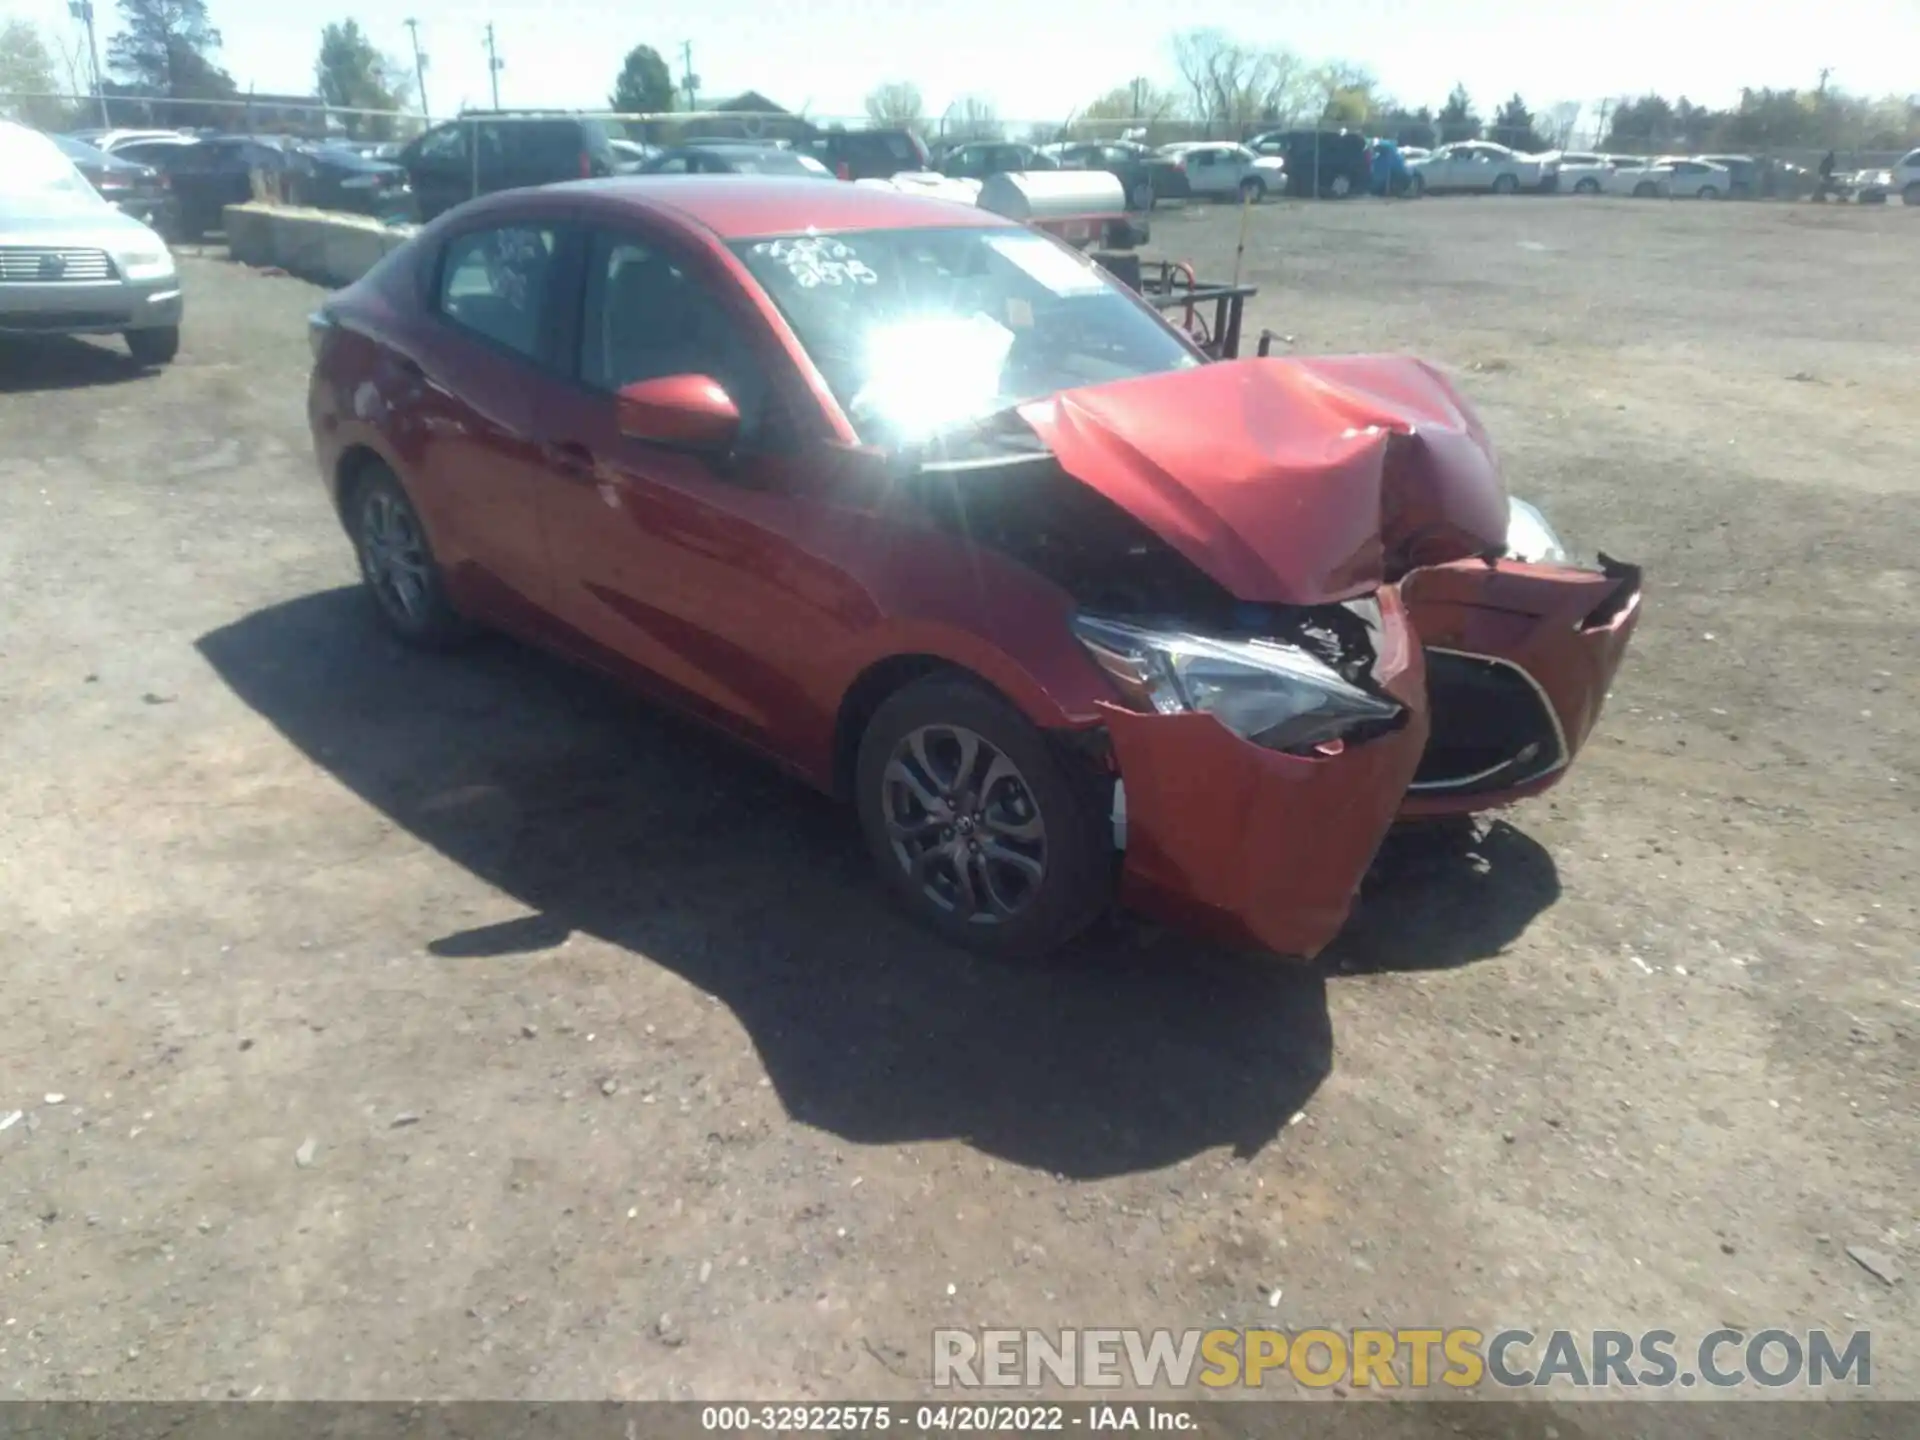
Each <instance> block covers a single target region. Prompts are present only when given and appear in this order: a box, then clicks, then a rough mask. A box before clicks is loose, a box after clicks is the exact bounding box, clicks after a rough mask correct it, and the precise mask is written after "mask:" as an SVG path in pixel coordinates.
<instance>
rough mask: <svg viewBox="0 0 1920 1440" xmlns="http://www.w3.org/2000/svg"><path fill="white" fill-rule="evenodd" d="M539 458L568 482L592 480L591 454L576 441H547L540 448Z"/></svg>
mask: <svg viewBox="0 0 1920 1440" xmlns="http://www.w3.org/2000/svg"><path fill="white" fill-rule="evenodd" d="M540 458H541V459H542V460H544V461H545V462H546V463H547V464H548V465H549V466H550V467H552V468H553V469H554V470H556V471H558V472H559V473H560V474H562V475H564V476H566V477H567V478H568V479H569V480H591V479H593V474H594V465H593V452H592V451H591V450H589V449H587V447H586V446H584V445H582V444H580V443H579V442H578V441H575V440H549V441H548V442H547V443H546V444H544V445H542V446H541V447H540Z"/></svg>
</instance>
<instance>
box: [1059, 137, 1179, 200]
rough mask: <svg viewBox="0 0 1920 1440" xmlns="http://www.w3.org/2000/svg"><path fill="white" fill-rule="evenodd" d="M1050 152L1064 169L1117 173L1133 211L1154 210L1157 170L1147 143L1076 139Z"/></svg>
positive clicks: (1117, 178) (1113, 174) (1114, 175)
mask: <svg viewBox="0 0 1920 1440" xmlns="http://www.w3.org/2000/svg"><path fill="white" fill-rule="evenodd" d="M1049 151H1050V153H1051V154H1052V157H1053V160H1054V163H1055V164H1057V165H1058V166H1059V167H1060V168H1061V169H1062V170H1104V171H1106V172H1107V174H1109V175H1111V176H1113V177H1114V178H1115V179H1116V180H1118V181H1119V182H1120V188H1121V190H1122V191H1124V192H1125V194H1126V197H1127V208H1128V209H1129V210H1151V209H1153V202H1154V199H1155V196H1154V189H1153V180H1154V169H1153V165H1152V163H1151V161H1150V158H1149V152H1148V151H1147V149H1146V148H1145V147H1144V146H1140V145H1123V144H1117V143H1112V142H1106V143H1102V142H1098V141H1075V142H1071V143H1069V144H1065V145H1057V146H1050V147H1049Z"/></svg>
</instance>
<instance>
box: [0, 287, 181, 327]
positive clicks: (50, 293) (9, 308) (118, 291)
mask: <svg viewBox="0 0 1920 1440" xmlns="http://www.w3.org/2000/svg"><path fill="white" fill-rule="evenodd" d="M181 310H182V304H181V296H180V277H179V276H178V275H177V274H176V275H172V276H169V277H168V278H167V279H165V280H145V281H134V280H103V281H100V282H99V283H97V284H96V283H92V282H82V283H73V284H70V283H63V282H57V281H56V282H48V283H13V284H0V334H10V335H117V334H119V333H121V332H122V331H126V330H158V329H164V328H167V327H169V326H174V325H178V324H179V323H180V314H181Z"/></svg>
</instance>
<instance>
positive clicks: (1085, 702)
mask: <svg viewBox="0 0 1920 1440" xmlns="http://www.w3.org/2000/svg"><path fill="white" fill-rule="evenodd" d="M311 325H312V341H313V348H314V355H315V364H314V370H313V378H312V383H311V387H310V393H309V409H310V416H311V421H312V429H313V436H314V442H315V446H316V450H317V454H318V459H319V464H320V469H321V472H322V474H323V475H324V477H325V480H326V483H327V486H328V489H329V493H330V495H331V497H332V500H333V503H334V505H335V507H336V508H337V510H338V512H339V515H340V518H341V520H342V521H343V523H344V525H345V528H346V531H347V534H348V536H349V537H350V538H351V540H352V542H353V544H354V545H355V547H356V549H357V551H358V556H359V561H360V568H361V571H362V573H363V575H364V578H365V581H366V586H367V588H368V590H369V591H370V592H371V594H372V597H373V599H374V601H375V603H376V606H377V609H378V612H379V614H380V615H381V616H382V617H383V618H384V620H385V622H386V623H387V624H388V625H389V626H390V627H391V628H392V629H393V630H394V632H396V633H397V634H398V635H399V636H401V637H402V638H403V639H405V640H408V641H410V642H414V643H417V644H422V645H440V644H446V643H450V642H452V641H455V640H457V639H458V638H460V637H461V636H462V635H464V634H466V633H467V632H468V631H470V630H471V629H472V628H473V627H474V626H476V625H484V626H488V627H494V628H499V629H504V630H507V631H510V632H513V633H515V634H517V635H520V636H522V637H524V638H526V639H529V640H532V641H534V642H536V643H539V644H542V645H545V646H549V647H551V648H553V649H555V650H558V651H561V652H563V653H565V654H567V655H569V656H571V657H574V658H576V659H577V660H579V661H581V662H584V663H586V664H589V665H593V666H597V667H599V668H601V669H603V670H605V671H608V672H610V673H612V674H614V675H616V676H619V677H621V678H622V679H624V680H627V681H629V682H632V683H634V684H636V685H638V686H640V687H642V688H644V689H645V690H646V691H648V692H650V693H651V694H653V695H656V696H658V697H660V698H662V699H663V700H666V701H668V702H670V703H672V704H674V705H677V706H680V707H682V708H684V709H686V710H688V711H691V712H692V713H694V714H696V715H698V716H701V717H703V718H704V719H706V720H708V721H710V722H712V723H713V724H715V725H717V726H719V727H721V728H723V729H724V730H726V731H727V732H729V733H731V734H732V735H734V736H736V737H737V738H738V739H739V740H741V741H742V742H744V743H745V744H747V745H749V746H751V747H753V748H754V749H756V750H758V751H760V752H762V753H764V754H765V755H767V756H769V757H771V758H772V759H773V760H774V761H776V762H778V763H779V764H780V765H782V766H784V767H785V768H786V769H788V770H790V771H791V772H792V773H793V774H795V775H796V776H798V777H800V778H801V779H803V780H805V781H806V782H808V783H810V784H813V785H815V786H818V787H820V788H821V789H824V790H828V791H831V792H833V793H835V794H838V795H841V796H844V797H845V798H847V799H848V800H849V801H850V802H851V803H852V804H853V805H854V807H855V808H856V810H857V812H858V815H859V819H860V824H861V826H862V828H863V830H864V832H865V835H866V839H867V842H868V844H869V846H870V848H871V850H872V853H873V859H874V862H875V864H876V866H877V867H878V869H879V872H880V874H881V876H882V877H883V878H884V880H885V883H886V884H887V885H888V886H889V887H890V888H891V889H892V891H893V892H894V893H895V894H896V895H897V896H898V897H899V899H900V900H901V901H902V902H904V904H905V905H906V906H907V907H908V908H909V909H911V910H912V911H914V912H916V913H917V914H918V915H919V916H920V917H922V918H923V919H924V920H925V921H926V922H927V923H928V924H929V925H931V926H932V927H934V928H935V929H937V930H938V931H940V932H941V933H942V934H944V935H946V936H948V937H949V938H951V939H953V940H956V941H959V942H962V943H965V944H968V945H971V946H973V947H976V948H979V949H983V950H988V951H993V952H1000V953H1012V954H1033V953H1039V952H1045V951H1047V950H1049V949H1052V948H1054V947H1057V946H1059V945H1060V944H1062V943H1063V942H1065V941H1067V940H1068V939H1070V938H1071V937H1072V936H1073V935H1074V934H1075V933H1076V932H1078V931H1080V930H1081V929H1083V928H1084V927H1085V926H1087V925H1088V924H1089V923H1090V922H1091V921H1093V920H1094V919H1095V918H1096V917H1097V916H1099V915H1100V914H1101V913H1102V912H1103V911H1104V910H1106V909H1107V908H1108V907H1109V906H1111V905H1113V904H1115V903H1116V902H1117V903H1122V904H1125V905H1128V906H1130V907H1132V908H1135V909H1138V910H1142V911H1145V912H1148V913H1150V914H1153V915H1155V916H1157V917H1160V918H1163V919H1170V920H1173V921H1175V922H1177V923H1180V924H1183V925H1187V926H1191V927H1194V928H1196V929H1199V930H1203V931H1205V932H1207V933H1209V934H1211V935H1214V936H1216V937H1221V938H1224V939H1226V940H1228V941H1230V942H1236V943H1249V942H1250V943H1252V944H1255V945H1258V946H1261V947H1265V948H1268V949H1271V950H1274V951H1278V952H1283V953H1293V954H1300V955H1311V954H1313V953H1314V952H1316V951H1318V950H1319V949H1320V948H1321V947H1322V946H1324V945H1325V944H1326V943H1327V942H1328V941H1329V940H1330V939H1332V938H1333V936H1334V935H1335V933H1336V932H1337V931H1338V930H1339V929H1340V927H1341V924H1342V923H1343V921H1344V919H1345V917H1346V915H1347V911H1348V908H1349V905H1350V904H1351V902H1352V899H1353V896H1354V893H1355V891H1356V889H1357V887H1358V885H1359V883H1360V880H1361V877H1362V875H1363V874H1364V873H1365V871H1366V869H1367V867H1368V865H1369V863H1370V862H1371V860H1372V858H1373V855H1374V853H1375V850H1376V848H1377V847H1378V845H1379V844H1380V841H1381V839H1382V838H1383V837H1384V835H1385V834H1386V832H1387V830H1388V828H1389V827H1390V826H1392V825H1393V824H1394V823H1395V822H1396V821H1398V820H1401V819H1405V818H1412V817H1427V816H1442V815H1454V814H1464V813H1469V812H1473V811H1479V810H1485V809H1488V808H1491V807H1495V806H1500V805H1504V804H1507V803H1509V802H1511V801H1513V800H1516V799H1519V798H1521V797H1523V796H1527V795H1532V794H1536V793H1538V792H1539V791H1541V790H1544V789H1546V788H1547V787H1549V786H1550V785H1552V784H1553V783H1554V782H1555V781H1556V780H1557V779H1558V778H1559V777H1560V776H1561V775H1562V774H1563V773H1564V772H1565V770H1566V767H1567V765H1568V764H1569V762H1570V761H1571V760H1572V759H1573V757H1574V756H1575V755H1576V754H1577V753H1578V752H1579V750H1580V748H1581V745H1582V744H1583V743H1584V742H1585V740H1586V739H1587V736H1588V734H1589V733H1590V732H1591V731H1592V729H1593V726H1594V722H1595V720H1596V718H1597V717H1598V715H1599V713H1600V708H1601V705H1602V702H1603V700H1604V698H1605V696H1606V693H1607V687H1608V685H1609V683H1610V681H1611V680H1612V678H1613V674H1614V671H1615V668H1616V667H1617V665H1618V664H1619V662H1620V658H1621V653H1622V651H1623V650H1624V649H1625V647H1626V645H1627V643H1628V640H1629V637H1630V636H1631V634H1632V632H1633V628H1634V624H1635V621H1636V619H1637V616H1638V608H1639V604H1640V579H1639V575H1638V572H1637V571H1636V570H1634V569H1633V567H1631V566H1626V565H1621V564H1617V563H1615V562H1612V561H1607V560H1604V559H1602V560H1601V561H1600V562H1599V563H1597V564H1596V565H1593V566H1587V565H1580V564H1575V563H1572V561H1571V560H1570V558H1569V557H1568V556H1567V554H1566V553H1565V552H1564V551H1563V550H1562V548H1561V544H1560V542H1559V540H1558V539H1556V537H1555V536H1554V533H1553V531H1552V530H1551V529H1550V528H1549V526H1548V524H1547V522H1546V521H1545V520H1544V519H1543V518H1542V517H1541V515H1540V514H1539V513H1538V512H1537V511H1536V510H1534V509H1532V508H1531V507H1529V506H1527V505H1525V504H1524V503H1522V502H1520V501H1518V500H1512V499H1509V497H1508V496H1507V494H1506V491H1505V489H1504V487H1503V484H1502V482H1501V478H1500V475H1499V472H1498V469H1497V467H1496V465H1495V461H1494V456H1493V451H1492V447H1491V446H1490V444H1489V442H1488V438H1487V436H1486V434H1485V432H1484V431H1483V429H1482V427H1481V425H1480V422H1479V421H1478V419H1477V418H1476V417H1475V415H1474V413H1473V411H1472V409H1471V408H1470V407H1469V405H1468V404H1467V402H1466V401H1465V400H1464V399H1463V398H1462V397H1461V395H1460V394H1459V393H1458V392H1457V391H1456V390H1455V389H1454V388H1453V387H1452V385H1451V384H1449V383H1448V381H1447V380H1446V379H1444V378H1443V377H1442V376H1441V375H1440V374H1439V373H1437V372H1436V371H1434V370H1433V369H1431V368H1429V367H1428V366H1426V365H1423V364H1422V363H1420V362H1418V361H1415V360H1411V359H1402V358H1393V357H1344V358H1332V359H1255V358H1246V359H1216V358H1213V357H1210V356H1209V355H1207V354H1206V353H1204V352H1203V351H1202V350H1201V349H1199V348H1198V347H1197V346H1196V345H1195V344H1194V343H1193V342H1192V341H1191V340H1190V339H1189V338H1188V336H1187V335H1186V334H1184V333H1182V331H1181V330H1179V329H1178V328H1176V327H1175V326H1173V325H1171V324H1169V323H1168V322H1167V321H1166V320H1164V319H1163V318H1162V316H1161V314H1160V313H1159V311H1158V310H1156V309H1155V308H1154V307H1153V306H1152V305H1150V304H1148V303H1147V302H1146V301H1145V300H1144V299H1143V298H1142V297H1141V296H1140V295H1139V294H1137V293H1136V292H1135V291H1133V290H1131V289H1129V288H1128V287H1127V286H1125V285H1122V284H1120V283H1119V282H1118V281H1116V280H1115V279H1113V278H1112V277H1111V276H1110V275H1109V274H1107V273H1106V272H1105V271H1103V270H1102V269H1101V268H1099V267H1098V266H1096V265H1095V264H1094V263H1092V262H1091V261H1090V260H1088V259H1087V258H1085V257H1083V256H1081V255H1079V254H1077V253H1075V252H1074V251H1072V250H1070V249H1068V248H1067V247H1066V246H1064V245H1062V244H1060V243H1059V242H1057V241H1055V240H1053V239H1052V238H1050V237H1048V236H1046V235H1044V234H1041V233H1038V232H1037V231H1035V230H1032V229H1028V228H1025V227H1023V226H1019V225H1014V224H1009V223H1008V222H1007V221H1005V220H1002V219H1000V218H998V217H996V216H993V215H990V214H987V213H985V212H983V211H978V210H972V209H969V208H966V207H964V206H960V205H955V204H950V203H947V202H944V201H938V200H933V199H926V198H921V197H917V196H911V195H903V194H900V193H897V192H892V191H887V190H880V189H869V188H867V187H859V186H849V185H842V186H823V185H818V184H814V183H811V182H805V181H786V180H779V179H765V178H757V177H726V176H714V177H688V178H675V177H648V178H645V179H633V178H626V179H613V180H599V181H586V182H580V183H577V184H567V185H560V186H552V187H543V188H541V189H539V190H527V191H518V192H511V193H508V194H503V195H497V196H493V197H489V198H486V199H482V200H479V201H475V202H473V203H471V204H468V205H465V206H462V207H460V208H459V209H457V210H455V211H453V212H451V213H449V214H448V215H446V216H444V217H442V218H441V219H440V220H438V221H436V222H435V223H434V224H433V225H431V226H429V227H427V228H426V229H425V230H424V231H422V232H421V234H420V235H419V236H418V237H417V238H416V239H415V240H414V241H413V242H412V243H410V244H409V245H407V246H406V247H404V248H403V249H400V250H398V251H395V252H394V253H393V254H391V255H389V256H388V257H387V258H386V259H385V260H384V261H382V262H381V263H380V264H379V265H378V266H377V267H375V268H374V269H373V270H372V271H371V272H369V273H368V274H367V275H366V276H365V277H364V278H363V279H362V280H360V281H359V282H358V283H356V284H354V285H352V286H350V287H348V288H347V289H345V290H344V291H341V292H339V293H337V294H336V295H334V296H333V297H332V298H330V299H329V301H328V302H327V304H326V306H325V307H324V309H323V310H321V311H320V312H319V313H317V314H316V315H315V316H314V317H313V319H312V322H311ZM802 863H803V862H802Z"/></svg>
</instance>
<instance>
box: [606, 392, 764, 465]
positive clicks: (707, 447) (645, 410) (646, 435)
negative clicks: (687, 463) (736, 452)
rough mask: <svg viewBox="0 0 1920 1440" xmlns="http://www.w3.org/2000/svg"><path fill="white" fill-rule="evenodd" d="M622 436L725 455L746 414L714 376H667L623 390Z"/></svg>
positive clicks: (699, 451)
mask: <svg viewBox="0 0 1920 1440" xmlns="http://www.w3.org/2000/svg"><path fill="white" fill-rule="evenodd" d="M616 403H617V404H618V406H619V416H620V433H621V434H622V435H625V436H627V437H628V438H629V439H632V440H645V441H649V442H651V443H652V444H655V445H667V446H671V447H672V448H674V449H676V450H691V451H695V452H698V453H701V454H725V453H726V452H727V451H729V450H731V449H733V445H734V441H735V440H736V439H738V438H739V435H740V411H739V409H738V407H736V406H735V405H734V403H733V398H732V397H731V396H730V395H728V394H727V392H726V391H725V390H724V389H722V388H721V385H720V382H719V381H717V380H715V379H713V378H712V377H711V376H709V375H663V376H661V377H660V378H659V379H657V380H636V381H634V383H633V384H631V385H629V386H627V387H626V388H625V389H623V390H621V392H620V395H619V399H618V401H617V402H616Z"/></svg>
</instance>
